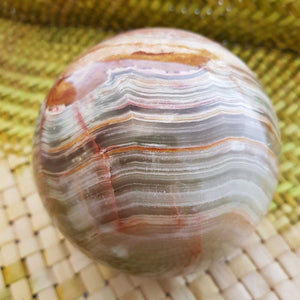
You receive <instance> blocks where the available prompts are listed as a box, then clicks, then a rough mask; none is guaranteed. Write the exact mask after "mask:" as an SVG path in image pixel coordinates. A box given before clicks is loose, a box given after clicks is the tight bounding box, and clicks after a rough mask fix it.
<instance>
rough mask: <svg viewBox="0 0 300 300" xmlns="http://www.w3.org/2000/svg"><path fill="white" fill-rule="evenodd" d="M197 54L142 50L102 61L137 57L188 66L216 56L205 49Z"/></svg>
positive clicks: (199, 63)
mask: <svg viewBox="0 0 300 300" xmlns="http://www.w3.org/2000/svg"><path fill="white" fill-rule="evenodd" d="M197 52H198V53H197V54H194V53H193V54H191V53H186V54H183V53H174V52H167V53H152V52H144V51H136V52H133V53H131V54H118V55H111V56H108V57H106V58H105V59H104V61H112V60H121V59H138V60H154V61H162V62H173V63H178V64H185V65H190V66H195V67H197V66H199V65H202V64H204V63H206V62H208V61H209V60H210V59H213V58H214V59H215V58H216V56H215V55H213V54H212V53H210V52H208V51H207V50H198V51H197Z"/></svg>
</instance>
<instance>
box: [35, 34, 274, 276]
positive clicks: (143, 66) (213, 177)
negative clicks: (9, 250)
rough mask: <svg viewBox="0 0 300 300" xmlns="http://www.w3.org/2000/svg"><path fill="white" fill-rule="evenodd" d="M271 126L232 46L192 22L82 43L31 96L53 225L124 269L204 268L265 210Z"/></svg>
mask: <svg viewBox="0 0 300 300" xmlns="http://www.w3.org/2000/svg"><path fill="white" fill-rule="evenodd" d="M279 152H280V135H279V128H278V124H277V119H276V116H275V113H274V110H273V108H272V105H271V103H270V101H269V99H268V97H267V96H266V95H265V94H264V92H263V90H262V88H261V86H260V85H259V83H258V82H257V79H256V77H255V75H254V74H253V73H252V72H251V71H250V70H249V69H248V67H247V66H246V65H245V64H244V63H243V62H242V61H241V60H239V59H238V58H237V57H236V56H234V55H233V54H232V53H230V52H229V51H228V50H226V49H224V48H223V47H222V46H220V45H219V44H217V43H215V42H213V41H211V40H209V39H207V38H205V37H203V36H200V35H197V34H193V33H190V32H186V31H182V30H175V29H163V28H155V29H142V30H135V31H130V32H127V33H123V34H120V35H117V36H115V37H113V38H111V39H108V40H105V41H104V42H102V43H100V44H98V45H96V46H95V47H94V48H92V49H90V50H89V51H87V52H85V53H84V54H82V55H81V56H80V57H79V58H78V59H77V60H76V61H75V62H74V63H72V64H71V65H70V66H69V67H68V68H67V69H66V70H65V72H63V73H62V74H61V75H60V76H59V78H58V79H57V81H56V83H55V84H54V86H53V88H52V89H51V90H50V92H49V93H48V95H47V98H46V100H45V102H44V104H43V105H42V107H41V111H40V116H39V119H38V122H37V125H36V134H35V139H34V149H33V153H34V155H33V163H34V171H35V178H36V181H37V185H38V189H39V193H40V195H41V198H42V199H43V202H44V204H45V206H46V208H47V210H48V211H49V213H50V215H51V216H52V217H53V219H54V222H55V223H56V224H57V226H58V227H59V229H60V230H61V231H62V232H63V234H64V235H65V236H66V237H67V238H68V239H69V240H70V241H71V242H72V243H73V244H74V245H77V246H78V247H79V248H80V249H81V250H82V251H83V252H84V253H86V254H87V255H88V256H89V257H91V258H93V259H95V260H97V261H100V262H102V263H105V264H107V265H109V266H112V267H115V268H118V269H120V270H122V271H125V272H129V273H132V274H140V275H145V276H157V277H163V276H173V275H177V274H181V273H186V272H192V271H194V270H196V269H198V268H205V267H207V266H208V265H209V264H210V263H211V262H214V261H217V260H220V259H222V258H224V257H226V255H228V254H229V253H230V251H232V250H233V249H234V248H235V247H237V246H238V245H240V243H241V242H242V240H243V238H244V237H247V236H248V235H249V234H250V233H251V232H252V231H253V229H254V227H255V224H257V223H258V222H259V220H260V219H261V217H262V216H263V215H264V214H265V213H266V211H267V210H268V206H269V204H270V201H271V199H272V196H273V193H274V190H275V188H276V185H277V173H278V157H279Z"/></svg>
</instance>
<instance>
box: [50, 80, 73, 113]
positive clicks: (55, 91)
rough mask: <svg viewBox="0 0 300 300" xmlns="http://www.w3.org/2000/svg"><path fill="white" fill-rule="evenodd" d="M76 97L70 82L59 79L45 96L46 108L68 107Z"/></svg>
mask: <svg viewBox="0 0 300 300" xmlns="http://www.w3.org/2000/svg"><path fill="white" fill-rule="evenodd" d="M75 97H76V89H75V87H74V85H73V84H72V82H68V81H66V80H65V78H61V79H60V80H58V82H57V83H56V84H55V85H54V86H53V88H52V89H51V90H50V92H49V94H48V96H47V102H46V107H50V109H51V107H53V106H55V105H62V104H64V105H69V104H71V103H73V102H74V100H75Z"/></svg>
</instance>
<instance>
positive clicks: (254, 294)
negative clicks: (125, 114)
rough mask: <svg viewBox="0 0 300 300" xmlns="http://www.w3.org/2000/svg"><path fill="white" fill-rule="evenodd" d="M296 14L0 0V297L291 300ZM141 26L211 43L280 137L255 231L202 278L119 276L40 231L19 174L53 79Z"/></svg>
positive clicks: (269, 6)
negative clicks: (265, 206)
mask: <svg viewBox="0 0 300 300" xmlns="http://www.w3.org/2000/svg"><path fill="white" fill-rule="evenodd" d="M299 16H300V1H299V0H276V1H274V0H220V1H215V0H206V1H201V0H195V1H188V0H180V1H175V0H168V1H162V0H141V1H139V0H130V1H127V0H114V1H110V0H76V1H75V0H65V1H63V0H55V1H54V0H42V1H32V0H5V1H0V151H1V149H2V151H3V152H2V153H1V154H0V156H1V157H0V265H1V266H2V267H3V268H2V272H0V299H10V298H11V297H12V298H13V299H17V300H19V299H31V296H32V295H36V296H38V297H39V298H40V299H47V300H48V299H50V300H51V299H57V298H59V299H78V298H80V297H81V298H80V299H83V298H84V297H85V296H87V295H89V298H90V299H105V300H106V299H107V300H109V299H115V298H118V299H155V300H156V299H187V300H188V299H223V298H225V299H229V300H235V299H237V300H243V299H251V298H252V299H278V298H279V299H287V300H299V299H300V296H299V290H300V205H299V204H300V48H299V45H300V34H299V32H300V17H299ZM22 21H23V22H26V23H22ZM145 26H169V27H177V28H183V29H189V30H192V31H195V32H198V33H201V34H204V35H206V36H208V37H211V38H213V39H216V40H218V41H220V42H222V43H223V44H224V45H225V46H226V47H228V48H229V49H230V50H231V51H233V52H234V53H235V54H236V55H238V56H239V57H240V58H241V59H242V60H244V61H245V62H246V63H247V64H248V66H249V67H250V68H251V69H252V70H253V71H254V72H255V73H256V74H257V76H258V78H259V79H260V81H261V83H262V85H263V87H264V89H265V91H266V92H267V94H268V95H269V97H270V98H271V100H272V102H273V104H274V107H275V110H276V112H277V115H278V118H279V124H280V128H281V134H282V157H281V167H280V170H281V173H280V178H279V186H278V189H277V192H276V194H275V196H274V201H273V203H272V205H271V207H270V211H269V214H268V215H267V216H266V218H265V219H264V220H263V221H262V223H261V225H260V226H259V228H258V230H257V233H256V234H254V235H253V236H252V237H250V238H249V241H248V244H247V245H245V247H244V248H243V249H242V250H241V249H239V250H237V253H236V256H235V257H234V258H232V259H230V260H229V261H227V262H225V263H223V264H220V265H215V266H212V267H211V268H210V270H209V271H208V272H207V273H203V274H202V273H201V274H196V275H193V276H188V277H186V278H182V277H179V278H175V279H172V280H165V281H154V280H145V279H138V278H134V277H131V276H127V275H121V274H118V273H117V272H115V271H112V270H110V269H108V268H105V267H103V266H98V265H96V264H94V263H92V262H91V261H90V260H88V259H87V258H86V257H84V256H83V255H82V254H80V253H79V252H78V251H76V250H75V249H73V247H72V246H71V245H70V244H69V243H68V242H66V241H64V240H63V238H62V236H61V235H60V234H58V233H57V231H56V229H55V228H54V227H53V225H51V221H50V220H49V218H48V216H47V214H46V212H45V211H44V208H43V207H42V205H41V203H40V200H39V197H38V196H37V194H36V190H35V186H34V183H33V180H32V177H31V172H30V165H29V162H30V156H31V139H32V134H33V130H34V124H35V119H36V117H37V114H38V110H39V106H40V103H41V102H42V101H43V99H44V98H45V95H46V93H47V91H48V90H49V88H50V87H51V85H52V84H53V82H54V80H55V77H56V76H57V75H58V74H59V73H60V72H61V71H62V70H63V69H64V68H65V67H66V65H67V64H68V63H70V62H71V61H72V60H73V59H74V58H75V57H76V56H78V55H79V54H80V53H81V52H82V51H83V50H84V49H86V48H88V47H90V46H92V45H94V44H96V43H98V42H100V41H101V40H102V39H103V38H105V37H107V36H109V35H112V34H114V33H115V32H116V31H121V30H126V29H130V28H138V27H145ZM297 293H298V294H297Z"/></svg>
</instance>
